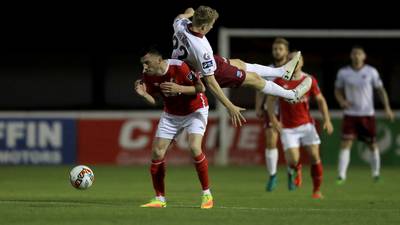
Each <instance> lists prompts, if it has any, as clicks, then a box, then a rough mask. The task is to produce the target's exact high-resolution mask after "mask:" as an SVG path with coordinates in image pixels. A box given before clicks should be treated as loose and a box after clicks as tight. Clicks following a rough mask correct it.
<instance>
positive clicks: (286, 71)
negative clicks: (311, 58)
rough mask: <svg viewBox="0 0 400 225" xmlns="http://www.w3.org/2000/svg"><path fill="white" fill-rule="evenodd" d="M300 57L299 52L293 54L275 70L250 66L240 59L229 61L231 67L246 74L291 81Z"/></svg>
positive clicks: (255, 65) (260, 66)
mask: <svg viewBox="0 0 400 225" xmlns="http://www.w3.org/2000/svg"><path fill="white" fill-rule="evenodd" d="M300 57H301V52H300V51H298V52H296V53H295V55H294V57H293V58H292V59H291V60H290V61H289V62H287V63H286V64H285V65H283V66H281V67H277V68H273V67H269V66H264V65H260V64H251V63H246V62H243V61H242V60H240V59H230V63H231V65H233V66H236V67H238V68H239V69H241V70H244V71H246V72H251V73H256V74H257V75H258V76H260V77H263V78H278V77H281V78H283V79H284V80H291V79H292V76H293V72H294V70H295V68H296V65H297V64H298V62H299V60H300Z"/></svg>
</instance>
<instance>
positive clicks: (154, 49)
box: [140, 45, 163, 58]
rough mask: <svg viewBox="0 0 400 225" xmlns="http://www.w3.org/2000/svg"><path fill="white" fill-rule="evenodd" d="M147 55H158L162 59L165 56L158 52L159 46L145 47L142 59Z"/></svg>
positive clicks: (141, 54) (141, 55)
mask: <svg viewBox="0 0 400 225" xmlns="http://www.w3.org/2000/svg"><path fill="white" fill-rule="evenodd" d="M147 54H152V55H158V56H160V57H161V58H162V57H163V55H162V54H161V52H160V51H159V50H158V47H157V45H150V46H148V47H145V48H143V49H142V50H141V52H140V57H143V56H145V55H147Z"/></svg>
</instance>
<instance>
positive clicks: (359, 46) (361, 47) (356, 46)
mask: <svg viewBox="0 0 400 225" xmlns="http://www.w3.org/2000/svg"><path fill="white" fill-rule="evenodd" d="M354 49H360V50H363V51H364V52H365V49H364V47H363V46H361V45H353V47H351V50H352V51H353V50H354Z"/></svg>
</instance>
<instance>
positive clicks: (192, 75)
mask: <svg viewBox="0 0 400 225" xmlns="http://www.w3.org/2000/svg"><path fill="white" fill-rule="evenodd" d="M187 79H189V80H190V81H194V80H196V75H195V74H194V73H193V71H191V72H190V73H189V74H188V75H187Z"/></svg>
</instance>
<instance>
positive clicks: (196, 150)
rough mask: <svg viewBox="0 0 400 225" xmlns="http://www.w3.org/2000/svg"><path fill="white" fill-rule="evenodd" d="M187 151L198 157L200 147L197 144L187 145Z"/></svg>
mask: <svg viewBox="0 0 400 225" xmlns="http://www.w3.org/2000/svg"><path fill="white" fill-rule="evenodd" d="M189 149H190V151H191V152H192V154H193V155H194V156H197V155H200V153H201V146H199V145H198V144H194V143H191V144H189Z"/></svg>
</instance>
